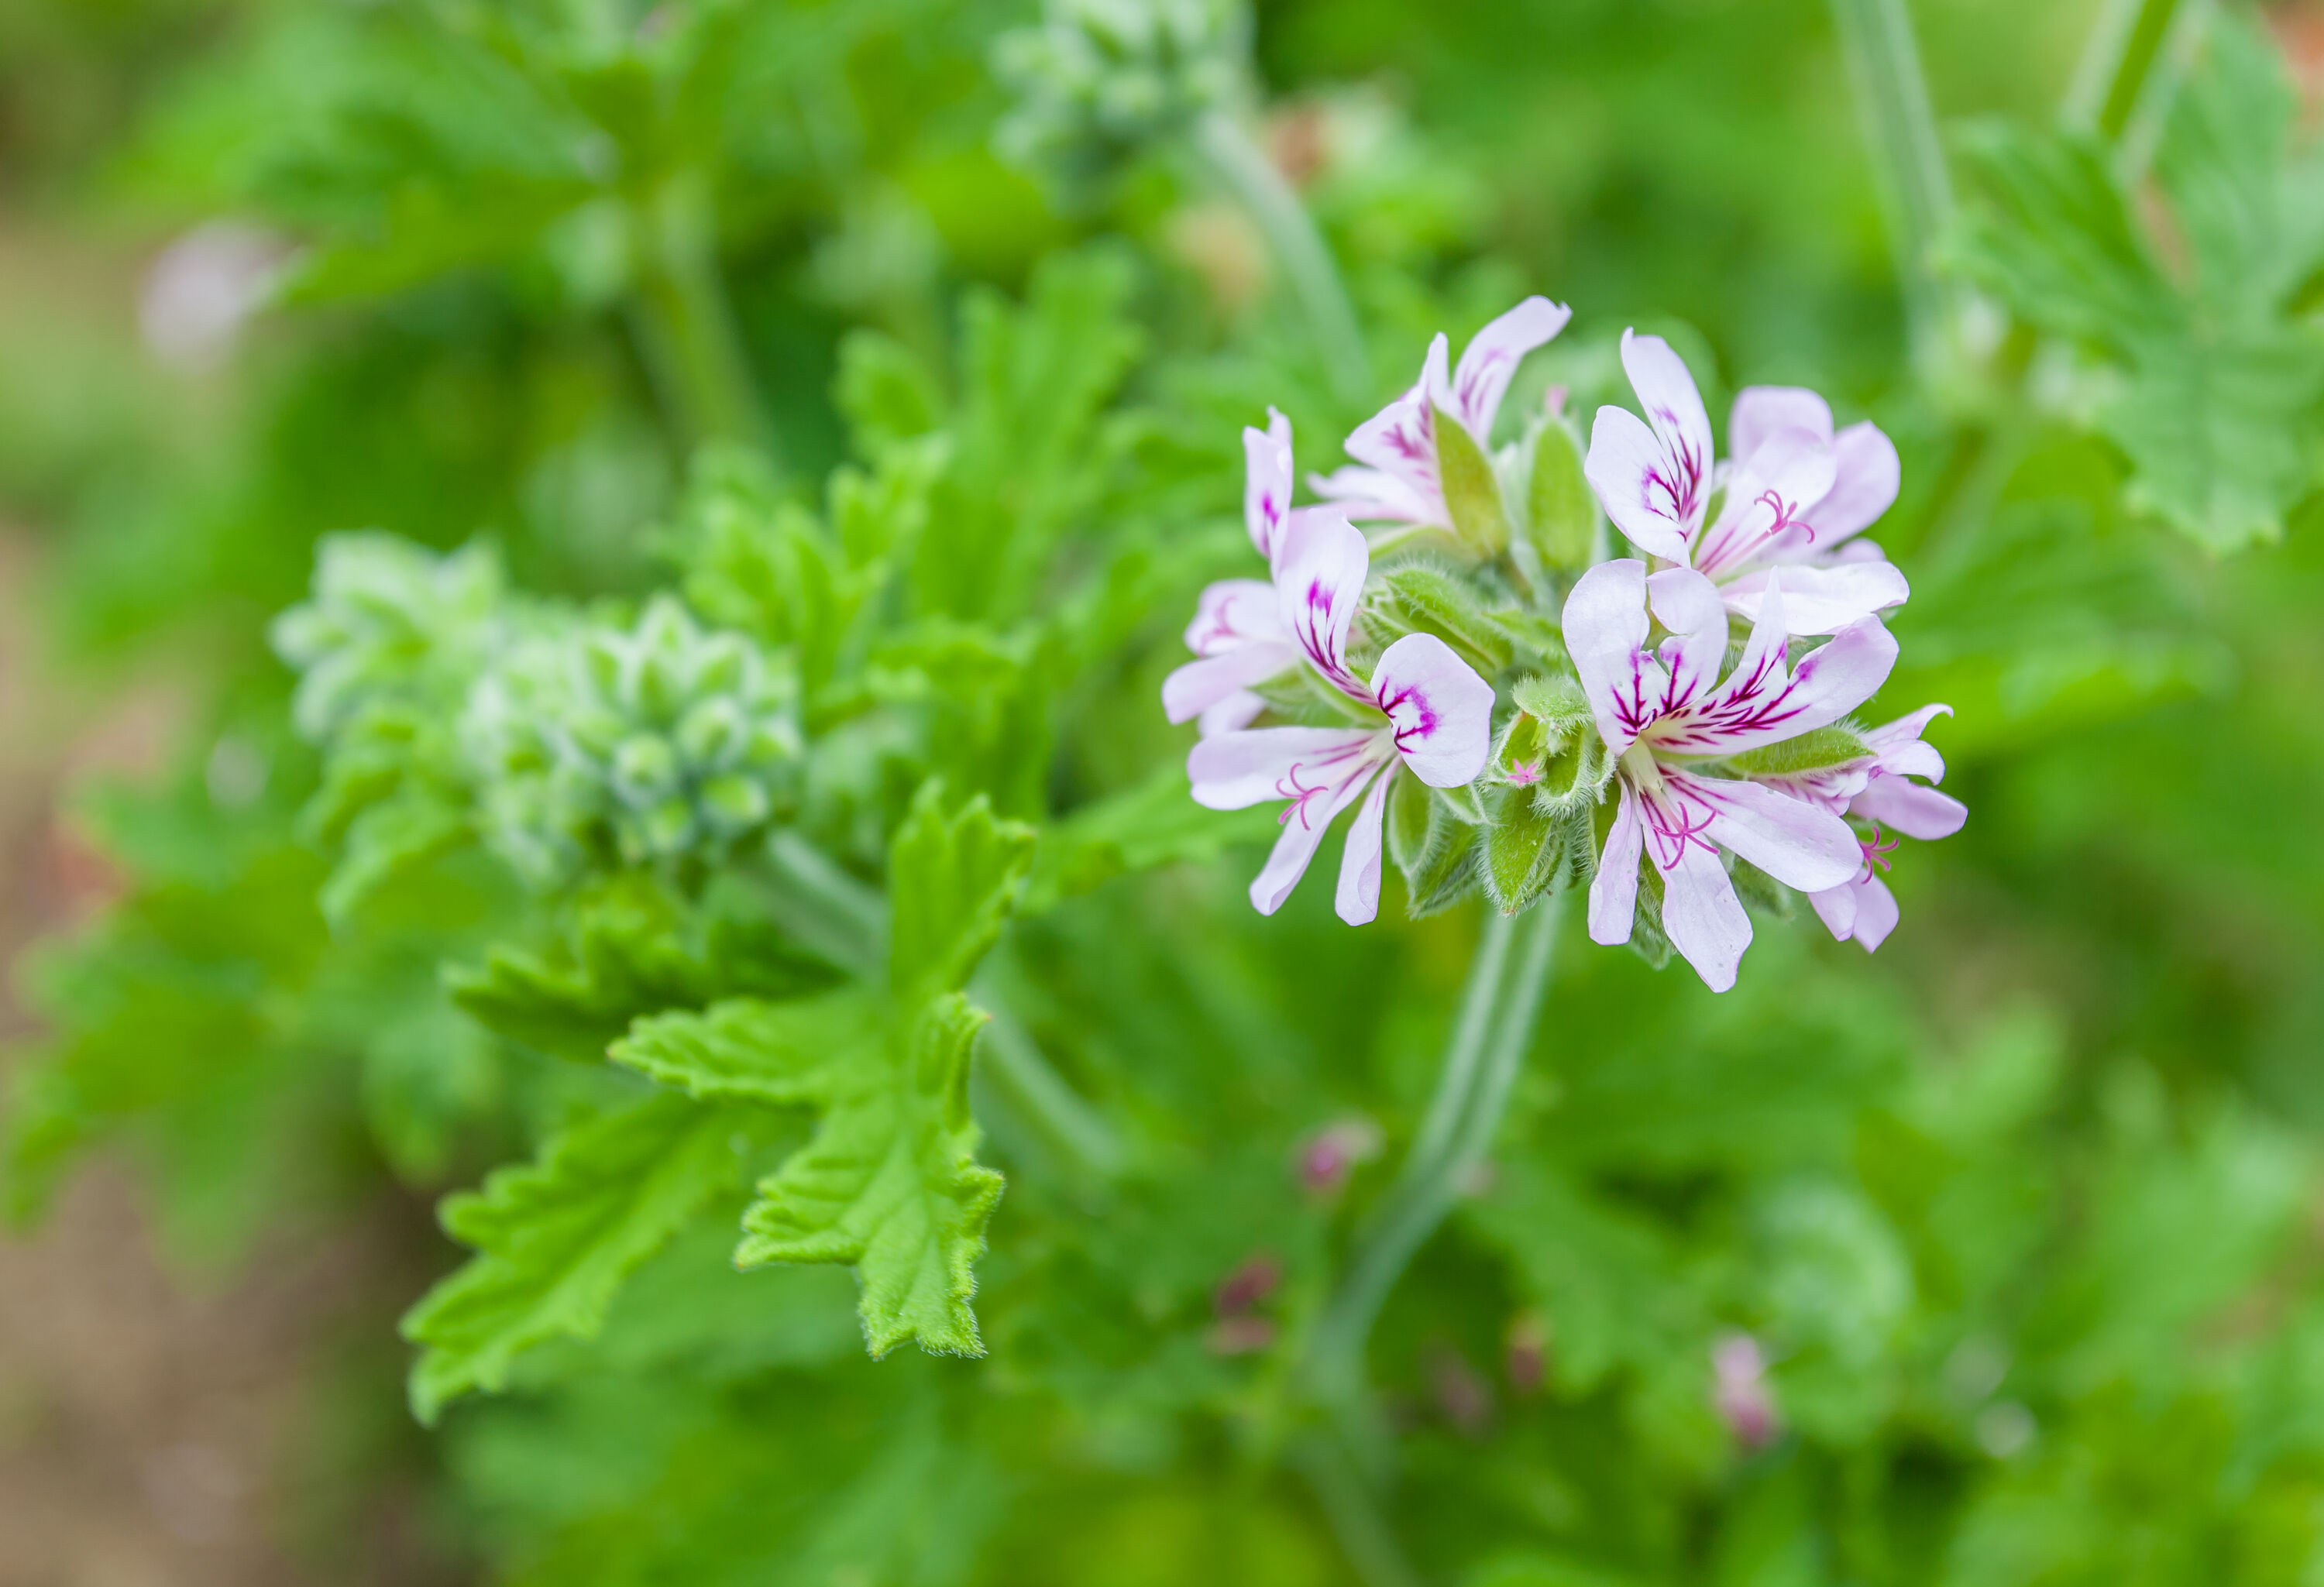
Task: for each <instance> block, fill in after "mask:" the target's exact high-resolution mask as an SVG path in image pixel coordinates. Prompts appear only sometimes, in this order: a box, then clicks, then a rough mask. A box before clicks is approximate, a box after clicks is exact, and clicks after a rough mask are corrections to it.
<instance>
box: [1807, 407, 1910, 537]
mask: <svg viewBox="0 0 2324 1587" xmlns="http://www.w3.org/2000/svg"><path fill="white" fill-rule="evenodd" d="M1831 447H1832V459H1833V462H1834V464H1835V468H1834V470H1833V475H1832V482H1831V493H1830V494H1827V495H1826V496H1825V497H1824V499H1823V500H1822V501H1821V502H1818V503H1816V504H1815V505H1814V506H1813V507H1812V508H1810V509H1809V511H1808V521H1809V522H1810V523H1811V524H1812V525H1814V527H1815V541H1814V544H1815V547H1816V549H1818V550H1821V551H1827V552H1828V551H1830V550H1831V549H1832V548H1834V547H1835V546H1837V545H1839V544H1840V542H1841V541H1842V540H1846V539H1848V538H1849V536H1850V535H1855V534H1861V533H1863V532H1864V531H1866V530H1867V529H1869V528H1870V527H1871V526H1872V524H1873V523H1874V521H1876V520H1877V519H1878V518H1879V516H1880V515H1881V514H1882V513H1883V512H1886V511H1888V509H1889V508H1890V507H1891V506H1893V505H1894V504H1895V501H1896V487H1897V485H1898V484H1899V483H1900V482H1901V481H1902V480H1903V478H1904V466H1903V465H1902V464H1901V463H1899V462H1898V461H1897V459H1896V443H1895V442H1894V441H1892V440H1890V439H1889V438H1888V437H1887V436H1886V434H1885V433H1883V431H1882V430H1881V429H1880V427H1879V426H1878V425H1877V424H1874V423H1873V422H1872V421H1871V420H1865V421H1864V422H1863V423H1861V424H1851V425H1849V427H1848V428H1847V429H1844V430H1841V431H1840V433H1839V434H1838V435H1836V436H1834V437H1832V440H1831Z"/></svg>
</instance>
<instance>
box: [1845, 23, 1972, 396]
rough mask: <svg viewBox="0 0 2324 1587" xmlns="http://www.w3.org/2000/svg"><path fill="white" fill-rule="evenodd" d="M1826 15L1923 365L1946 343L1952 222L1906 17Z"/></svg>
mask: <svg viewBox="0 0 2324 1587" xmlns="http://www.w3.org/2000/svg"><path fill="white" fill-rule="evenodd" d="M1832 15H1833V19H1834V20H1835V21H1836V22H1837V23H1839V26H1840V49H1841V51H1842V52H1843V53H1844V54H1845V55H1846V56H1847V58H1848V68H1849V80H1850V82H1851V83H1852V84H1853V85H1854V86H1855V89H1856V103H1857V108H1858V112H1859V114H1860V115H1862V116H1863V119H1864V130H1865V134H1866V136H1867V139H1868V140H1869V141H1870V143H1871V147H1872V155H1873V162H1874V165H1875V166H1876V167H1877V171H1878V173H1879V180H1880V191H1881V197H1882V198H1883V200H1884V203H1885V207H1886V210H1887V214H1888V229H1889V238H1890V242H1891V245H1892V246H1893V248H1894V251H1895V256H1896V274H1897V280H1898V284H1899V286H1900V287H1901V288H1902V290H1903V292H1904V313H1905V318H1906V320H1907V322H1908V324H1909V325H1910V327H1911V330H1912V337H1913V349H1914V355H1915V357H1916V358H1918V359H1920V360H1921V361H1922V363H1923V367H1924V368H1926V367H1931V366H1932V364H1936V363H1939V362H1941V360H1942V359H1943V358H1944V357H1945V356H1946V355H1948V354H1949V353H1950V345H1951V340H1952V330H1953V318H1954V317H1953V314H1952V305H1951V301H1950V292H1949V291H1948V290H1947V288H1946V286H1945V283H1944V281H1943V280H1942V279H1941V277H1940V276H1939V275H1938V273H1937V262H1936V254H1937V245H1938V243H1939V242H1940V240H1941V238H1942V237H1943V235H1944V234H1945V232H1946V229H1947V228H1948V227H1949V226H1951V224H1952V214H1953V192H1952V182H1951V180H1950V178H1949V177H1948V176H1947V175H1946V171H1945V158H1944V148H1943V145H1942V144H1941V143H1940V141H1939V139H1938V137H1937V119H1936V113H1935V112H1934V110H1933V109H1932V107H1931V106H1930V102H1929V84H1928V79H1927V78H1926V77H1925V76H1923V73H1922V70H1921V52H1920V49H1919V46H1918V45H1917V44H1915V43H1914V39H1913V19H1912V16H1911V15H1910V14H1908V13H1907V12H1906V11H1905V9H1904V0H1832Z"/></svg>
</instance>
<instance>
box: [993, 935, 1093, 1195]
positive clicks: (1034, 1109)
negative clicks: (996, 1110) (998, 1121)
mask: <svg viewBox="0 0 2324 1587" xmlns="http://www.w3.org/2000/svg"><path fill="white" fill-rule="evenodd" d="M973 996H974V997H975V999H976V1001H978V1002H979V1003H981V1004H982V1005H983V1007H984V1008H985V1010H987V1011H988V1012H989V1013H991V1016H992V1020H991V1023H990V1024H988V1025H987V1026H985V1028H984V1034H983V1037H982V1039H981V1040H980V1041H978V1043H977V1044H976V1057H977V1074H978V1076H979V1077H980V1078H982V1080H983V1081H984V1083H985V1084H986V1085H987V1086H989V1087H990V1088H991V1092H992V1094H993V1096H994V1097H995V1099H996V1100H998V1101H999V1103H1001V1106H1002V1107H1003V1108H1004V1109H1006V1110H1007V1111H1008V1112H1010V1114H1011V1115H1012V1116H1014V1117H1015V1118H1017V1119H1019V1120H1021V1121H1024V1123H1025V1125H1026V1127H1027V1128H1028V1130H1031V1131H1032V1132H1033V1133H1034V1135H1035V1136H1036V1137H1037V1139H1038V1140H1039V1141H1040V1144H1041V1147H1042V1148H1043V1149H1045V1150H1047V1152H1048V1153H1049V1154H1050V1155H1052V1156H1053V1157H1055V1158H1056V1159H1057V1160H1058V1162H1059V1163H1061V1164H1062V1165H1063V1166H1064V1167H1065V1169H1066V1170H1067V1172H1069V1173H1070V1174H1072V1175H1073V1176H1074V1177H1076V1178H1078V1179H1080V1180H1081V1181H1082V1182H1083V1183H1084V1185H1091V1186H1097V1185H1104V1184H1108V1183H1110V1182H1111V1181H1112V1180H1114V1179H1117V1178H1119V1177H1120V1176H1121V1172H1122V1169H1123V1168H1124V1167H1126V1166H1127V1160H1126V1154H1125V1152H1124V1151H1123V1149H1122V1145H1121V1141H1120V1138H1119V1137H1117V1136H1116V1135H1115V1134H1114V1132H1113V1130H1112V1128H1111V1126H1110V1125H1108V1124H1107V1123H1106V1121H1105V1120H1104V1119H1103V1118H1102V1117H1101V1116H1100V1115H1099V1113H1098V1112H1097V1110H1096V1109H1094V1108H1093V1107H1091V1106H1090V1105H1089V1103H1085V1102H1084V1101H1083V1100H1082V1098H1081V1093H1078V1092H1076V1091H1075V1090H1074V1088H1073V1087H1072V1086H1070V1085H1068V1084H1065V1077H1064V1076H1063V1075H1059V1074H1058V1073H1057V1072H1056V1070H1055V1069H1053V1068H1051V1067H1050V1066H1049V1061H1048V1060H1047V1058H1045V1057H1043V1056H1041V1049H1040V1047H1039V1046H1038V1044H1037V1043H1036V1042H1035V1041H1034V1040H1033V1038H1032V1037H1031V1036H1030V1035H1029V1034H1028V1033H1027V1031H1026V1029H1025V1028H1024V1026H1023V1025H1021V1024H1019V1022H1018V1020H1017V1018H1016V1016H1015V1015H1014V1014H1012V1013H1010V1010H1009V1000H1008V998H1007V996H1006V994H1005V993H1004V992H1002V991H1001V986H1000V985H999V978H998V977H997V976H994V975H991V974H985V975H981V976H979V977H978V978H977V981H976V984H975V986H974V988H973Z"/></svg>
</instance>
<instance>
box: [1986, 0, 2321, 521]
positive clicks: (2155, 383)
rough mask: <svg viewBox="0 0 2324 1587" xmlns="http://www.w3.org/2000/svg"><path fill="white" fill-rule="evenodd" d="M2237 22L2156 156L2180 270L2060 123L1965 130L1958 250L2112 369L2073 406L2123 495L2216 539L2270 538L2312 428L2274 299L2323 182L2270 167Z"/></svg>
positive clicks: (2287, 105) (2272, 137)
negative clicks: (1972, 208)
mask: <svg viewBox="0 0 2324 1587" xmlns="http://www.w3.org/2000/svg"><path fill="white" fill-rule="evenodd" d="M2248 26H2249V24H2247V23H2242V22H2240V21H2236V20H2232V19H2228V18H2221V19H2219V21H2218V24H2217V27H2216V29H2215V35H2216V36H2215V37H2214V40H2213V42H2212V45H2211V47H2210V48H2209V51H2207V53H2206V56H2205V59H2204V60H2203V62H2202V64H2201V66H2200V68H2199V70H2198V71H2197V72H2196V73H2195V74H2194V75H2193V76H2192V78H2190V82H2189V84H2188V87H2187V89H2186V91H2185V93H2184V95H2183V96H2182V99H2181V104H2180V106H2179V108H2178V110H2177V112H2176V113H2175V114H2174V115H2173V116H2172V121H2171V123H2170V124H2169V130H2168V133H2167V134H2166V136H2165V137H2164V140H2163V146H2162V148H2161V150H2160V151H2159V153H2158V159H2157V164H2156V171H2157V174H2158V177H2159V179H2160V181H2161V185H2162V189H2163V193H2164V195H2165V196H2166V197H2167V198H2168V201H2169V205H2170V208H2171V211H2172V215H2173V216H2174V217H2175V219H2176V221H2177V223H2178V225H2179V226H2181V227H2183V242H2184V245H2186V247H2187V248H2188V250H2189V251H2190V253H2191V254H2192V263H2193V266H2194V269H2193V280H2192V281H2187V282H2184V283H2183V284H2182V282H2181V281H2179V280H2176V279H2174V278H2173V275H2172V272H2171V271H2170V270H2169V269H2167V268H2166V267H2165V265H2164V263H2163V260H2162V258H2161V257H2160V256H2159V254H2158V250H2157V248H2156V247H2155V246H2154V245H2152V244H2151V243H2150V242H2149V241H2148V240H2147V237H2146V235H2144V232H2143V230H2142V228H2141V226H2139V224H2138V222H2137V219H2136V215H2137V207H2136V205H2135V203H2134V202H2133V200H2132V199H2131V198H2130V197H2129V196H2128V195H2126V193H2125V192H2124V191H2123V190H2122V189H2120V188H2119V187H2118V186H2117V184H2116V180H2115V178H2114V176H2113V174H2112V171H2111V168H2110V165H2109V157H2108V152H2107V150H2106V149H2105V148H2104V147H2102V146H2100V145H2099V144H2098V143H2096V142H2095V141H2093V140H2090V139H2087V138H2078V137H2075V136H2070V135H2061V136H2056V137H2047V138H2043V137H2034V136H2031V135H2028V134H2022V133H2016V132H2010V131H2004V130H1996V129H1987V130H1986V131H1985V132H1984V133H1982V134H1980V135H1979V136H1978V137H1977V138H1975V139H1973V140H1972V141H1971V143H1969V155H1970V157H1971V165H1972V169H1973V170H1974V171H1976V173H1977V174H1978V178H1979V186H1980V188H1981V189H1982V194H1983V198H1984V200H1985V202H1984V206H1983V211H1982V214H1981V217H1980V218H1979V219H1978V221H1977V222H1976V223H1975V224H1973V225H1972V226H1970V227H1969V230H1968V231H1967V232H1966V233H1965V234H1964V236H1963V238H1962V241H1961V246H1960V259H1961V263H1963V265H1964V266H1965V268H1966V269H1967V270H1968V271H1969V273H1971V274H1972V275H1973V276H1975V277H1976V278H1977V279H1978V280H1979V281H1982V282H1983V283H1985V284H1986V285H1987V286H1988V287H1990V288H1991V289H1992V290H1993V291H1996V292H1997V293H1998V294H1999V295H2000V296H2001V297H2002V298H2004V299H2005V300H2006V301H2007V302H2008V304H2009V305H2010V307H2011V308H2012V309H2015V310H2016V311H2017V312H2018V313H2019V314H2020V315H2022V316H2023V317H2024V318H2026V319H2027V320H2029V321H2031V322H2032V323H2033V324H2034V325H2035V326H2038V327H2040V328H2043V329H2045V330H2049V331H2052V332H2054V333H2056V334H2058V335H2061V336H2064V337H2070V338H2073V339H2074V340H2076V341H2078V342H2080V343H2081V344H2083V345H2084V346H2086V347H2087V348H2089V349H2090V350H2091V351H2093V352H2095V353H2097V354H2098V355H2099V356H2100V357H2102V358H2103V359H2105V360H2106V361H2107V363H2108V364H2110V365H2112V366H2113V373H2114V374H2116V376H2117V377H2118V378H2117V379H2116V380H2115V381H2114V382H2112V383H2111V384H2109V385H2106V386H2102V387H2099V388H2098V389H2097V390H2095V391H2094V392H2092V393H2091V396H2090V400H2089V409H2090V411H2091V414H2092V417H2093V419H2094V421H2095V424H2096V427H2097V429H2098V431H2099V432H2100V433H2102V434H2103V435H2105V436H2106V437H2107V438H2108V439H2109V440H2111V441H2112V442H2113V443H2114V444H2115V445H2116V446H2117V447H2120V448H2121V449H2122V452H2123V454H2124V455H2125V456H2126V457H2127V458H2128V459H2129V461H2130V464H2131V467H2132V480H2131V484H2130V492H2129V494H2130V496H2131V498H2132V500H2133V501H2134V502H2135V503H2138V504H2139V505H2140V506H2141V507H2143V508H2144V510H2146V511H2149V512H2154V513H2156V514H2157V515H2159V516H2161V517H2163V518H2164V519H2165V520H2167V521H2170V522H2171V523H2172V524H2173V525H2175V526H2176V527H2177V528H2179V529H2180V530H2181V531H2184V532H2185V533H2186V534H2188V535H2189V536H2190V537H2191V538H2193V539H2194V540H2196V541H2197V542H2198V543H2199V544H2201V545H2202V546H2204V547H2205V548H2207V549H2210V550H2212V551H2215V552H2216V551H2229V550H2233V549H2236V548H2238V547H2240V546H2243V545H2246V544H2248V543H2250V542H2252V541H2254V540H2272V539H2273V538H2275V537H2276V536H2277V535H2279V534H2281V533H2282V525H2283V514H2284V512H2286V511H2287V510H2288V509H2289V508H2290V507H2291V506H2292V504H2294V503H2296V502H2298V501H2299V500H2300V498H2301V496H2302V495H2304V494H2306V493H2307V491H2308V490H2309V489H2310V486H2311V485H2312V484H2314V482H2315V479H2316V473H2317V453H2318V448H2317V439H2318V436H2319V429H2324V332H2319V330H2318V329H2317V328H2316V327H2315V326H2314V325H2313V324H2312V323H2310V321H2309V320H2308V319H2307V318H2301V317H2296V316H2294V315H2292V314H2291V313H2289V312H2287V310H2288V309H2290V307H2291V301H2292V296H2293V294H2294V293H2295V291H2297V289H2298V287H2299V285H2300V283H2301V281H2302V280H2303V279H2305V278H2306V276H2307V275H2308V273H2309V272H2310V270H2311V269H2312V268H2313V266H2314V264H2315V263H2316V262H2317V255H2318V252H2319V235H2318V228H2317V226H2316V223H2315V222H2314V219H2313V216H2314V214H2315V212H2316V211H2317V209H2318V208H2319V199H2324V189H2319V186H2318V183H2317V180H2316V178H2315V177H2314V175H2313V173H2312V171H2310V170H2309V169H2308V168H2307V167H2305V166H2302V167H2301V168H2299V169H2298V170H2297V171H2295V170H2294V169H2292V168H2291V167H2289V166H2288V164H2287V147H2288V144H2289V143H2290V140H2291V138H2292V132H2293V117H2292V103H2293V102H2292V97H2291V95H2290V93H2289V91H2288V89H2287V88H2286V87H2285V85H2284V83H2283V80H2282V64H2281V60H2280V59H2279V58H2278V57H2277V56H2276V55H2275V54H2274V53H2273V51H2269V50H2268V49H2266V48H2265V46H2264V44H2261V43H2260V42H2257V41H2255V40H2253V39H2252V38H2251V37H2250V36H2249V33H2248Z"/></svg>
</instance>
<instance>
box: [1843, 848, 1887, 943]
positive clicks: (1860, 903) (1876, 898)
mask: <svg viewBox="0 0 2324 1587" xmlns="http://www.w3.org/2000/svg"><path fill="white" fill-rule="evenodd" d="M1849 888H1850V890H1852V891H1854V893H1855V894H1856V940H1857V941H1858V942H1859V943H1862V944H1863V945H1864V951H1865V952H1866V953H1867V954H1868V953H1870V952H1872V951H1873V950H1874V949H1875V948H1877V947H1878V946H1880V945H1881V944H1882V943H1884V942H1886V941H1887V940H1888V934H1889V933H1890V932H1892V931H1894V930H1895V929H1896V920H1897V911H1896V895H1895V893H1893V892H1890V891H1889V890H1888V884H1887V883H1886V882H1885V881H1881V880H1880V878H1879V877H1878V876H1877V875H1875V874H1873V872H1872V870H1871V868H1870V867H1869V866H1867V867H1866V868H1865V872H1864V874H1863V875H1861V876H1859V877H1858V878H1857V879H1856V880H1855V881H1852V882H1850V883H1849Z"/></svg>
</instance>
